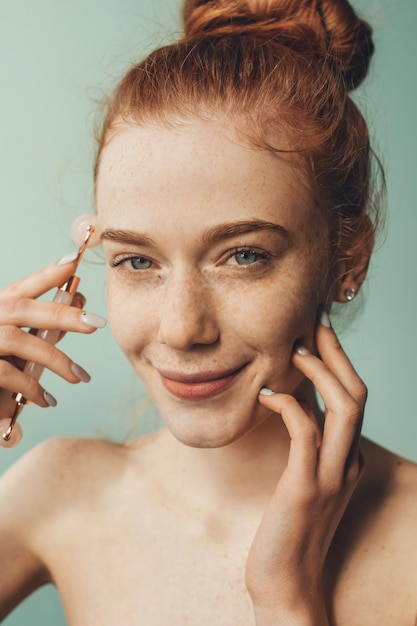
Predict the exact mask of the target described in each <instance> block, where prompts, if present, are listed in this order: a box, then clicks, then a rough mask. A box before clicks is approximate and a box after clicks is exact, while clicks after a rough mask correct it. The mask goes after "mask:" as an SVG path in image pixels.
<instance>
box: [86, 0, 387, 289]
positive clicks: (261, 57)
mask: <svg viewBox="0 0 417 626" xmlns="http://www.w3.org/2000/svg"><path fill="white" fill-rule="evenodd" d="M183 16H184V35H183V37H182V38H181V39H180V40H179V41H177V42H175V43H173V44H171V45H168V46H165V47H162V48H159V49H157V50H155V51H154V52H152V53H151V54H150V55H149V56H148V57H147V58H146V59H145V60H144V61H142V62H141V63H139V64H137V65H135V66H133V67H132V68H131V69H130V70H129V72H128V73H127V74H126V76H125V77H124V78H123V79H122V81H121V82H120V84H119V85H118V87H117V88H116V90H115V92H114V94H113V97H112V98H111V100H110V101H109V103H108V106H107V113H106V117H105V120H104V124H103V128H102V132H101V136H100V137H99V150H98V158H97V163H96V174H97V172H98V168H99V163H100V154H101V150H102V149H103V147H104V146H105V145H106V143H107V142H108V141H109V140H110V139H111V137H112V135H113V133H115V132H117V128H118V125H119V124H120V123H126V122H127V123H135V124H142V123H146V122H149V121H156V122H159V123H164V124H170V123H175V120H176V119H184V118H185V117H189V116H196V117H208V118H210V117H213V116H219V115H221V116H228V117H230V118H231V120H232V121H235V123H236V125H237V127H240V128H245V129H246V133H245V134H247V135H248V137H249V138H250V140H251V141H252V142H253V143H254V144H256V145H257V146H261V147H262V148H264V149H268V150H271V151H274V152H280V151H282V150H283V146H277V145H273V144H272V143H271V138H272V137H274V136H275V137H279V136H280V135H281V136H282V134H283V133H284V136H285V137H288V138H289V141H290V145H291V151H294V152H296V153H297V154H298V155H300V157H301V159H302V164H303V166H304V172H305V174H306V175H307V180H308V184H309V186H310V188H311V190H312V192H313V194H314V197H315V198H316V199H317V200H318V202H319V204H320V205H321V206H322V207H323V209H324V210H325V211H326V212H327V216H328V224H329V251H330V253H329V261H330V267H332V268H333V270H335V268H337V271H340V268H341V267H343V269H342V271H348V270H349V269H351V268H352V267H354V266H355V264H356V263H357V261H358V254H360V251H363V249H364V248H365V249H367V250H368V251H370V250H371V249H372V245H373V240H374V226H375V223H376V221H377V211H375V204H374V203H373V202H372V199H371V198H372V194H371V173H372V169H373V168H372V151H371V149H370V146H369V137H368V129H367V125H366V122H365V120H364V118H363V116H362V115H361V113H360V111H359V109H358V108H357V106H356V105H355V104H354V102H353V101H352V99H351V98H350V97H349V91H350V90H352V89H354V88H355V87H357V86H358V85H359V84H360V83H361V82H362V80H363V79H364V77H365V76H366V74H367V70H368V66H369V61H370V58H371V56H372V53H373V49H374V48H373V43H372V31H371V28H370V26H369V25H368V24H367V23H366V22H364V21H362V20H361V19H359V18H358V16H357V15H356V14H355V13H354V11H353V9H352V7H351V6H350V4H349V3H348V2H347V1H346V0H209V1H207V0H185V3H184V11H183ZM239 119H243V120H244V122H245V123H244V124H240V125H239ZM276 131H279V132H276ZM286 147H287V146H286ZM370 214H372V218H373V219H372V220H370V219H369V216H370ZM336 277H338V276H336V275H334V278H336Z"/></svg>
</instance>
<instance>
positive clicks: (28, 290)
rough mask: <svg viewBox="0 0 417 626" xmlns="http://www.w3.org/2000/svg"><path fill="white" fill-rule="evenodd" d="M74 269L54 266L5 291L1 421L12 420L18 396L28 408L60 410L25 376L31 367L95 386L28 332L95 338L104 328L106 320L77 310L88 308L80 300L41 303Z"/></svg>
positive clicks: (0, 310)
mask: <svg viewBox="0 0 417 626" xmlns="http://www.w3.org/2000/svg"><path fill="white" fill-rule="evenodd" d="M70 258H71V257H70ZM63 260H65V258H64V259H63ZM75 267H76V259H74V260H72V261H70V262H69V263H68V262H67V263H64V264H62V262H61V264H59V262H58V263H53V264H51V265H48V266H47V267H45V268H44V269H42V270H40V271H39V272H36V273H34V274H31V275H30V276H27V277H25V278H22V279H21V280H18V281H17V282H15V283H13V284H11V285H9V286H8V287H5V288H3V289H0V419H10V418H11V416H12V415H13V412H14V409H15V407H16V402H15V401H14V399H13V394H14V393H21V394H22V395H23V396H24V397H25V398H26V399H27V400H28V401H29V402H33V403H34V404H37V405H38V406H41V407H47V406H55V404H56V400H55V398H54V397H53V396H52V394H50V393H48V392H47V391H46V390H45V389H44V388H43V387H42V385H41V384H40V383H39V382H38V381H37V380H35V378H33V377H31V376H29V375H28V374H26V373H24V372H23V368H24V365H25V363H26V362H27V361H33V362H35V363H38V364H39V365H41V366H44V367H47V368H48V369H50V370H51V371H53V372H55V373H56V374H58V375H59V376H62V378H64V379H65V380H67V381H68V382H69V383H79V382H81V381H83V382H88V381H89V380H90V376H89V375H88V373H87V372H86V371H85V370H84V369H83V368H82V367H81V366H79V365H78V364H76V363H74V362H73V361H72V360H71V359H70V358H69V357H68V356H67V355H66V354H64V352H62V351H61V350H59V349H58V348H56V347H55V346H54V345H51V344H50V343H49V342H48V341H46V340H45V339H41V338H39V337H37V336H36V331H35V332H34V331H32V332H26V331H25V330H24V329H36V330H40V329H45V330H58V331H60V335H61V336H62V334H64V333H66V332H68V331H72V332H79V333H84V334H90V333H93V332H94V331H95V330H96V329H97V328H102V327H103V326H104V325H105V323H106V321H105V320H104V318H102V317H100V316H98V315H95V314H91V313H86V312H85V311H80V309H79V308H78V307H79V306H80V304H81V305H83V302H82V297H81V296H80V295H77V296H76V297H75V298H74V300H73V303H72V305H65V304H58V303H56V302H51V301H49V302H48V301H44V300H37V298H38V297H39V296H41V295H42V294H44V293H46V292H47V291H49V290H51V289H56V288H57V285H63V284H65V282H66V281H67V280H68V278H69V277H70V276H71V275H72V274H73V272H74V271H75Z"/></svg>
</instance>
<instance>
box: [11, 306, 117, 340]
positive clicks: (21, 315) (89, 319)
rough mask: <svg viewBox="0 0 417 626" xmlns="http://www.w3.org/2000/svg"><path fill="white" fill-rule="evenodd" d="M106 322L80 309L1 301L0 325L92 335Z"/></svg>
mask: <svg viewBox="0 0 417 626" xmlns="http://www.w3.org/2000/svg"><path fill="white" fill-rule="evenodd" d="M105 324H106V320H105V319H104V318H102V317H101V316H98V315H95V314H93V313H87V312H86V311H83V312H82V313H81V314H80V311H79V309H78V308H77V307H72V306H70V305H66V304H58V303H56V302H47V301H45V300H31V299H28V298H20V299H0V325H4V326H8V325H10V326H20V327H30V328H36V329H44V330H62V331H65V332H67V331H74V332H78V333H92V332H94V331H95V330H96V329H97V328H103V327H104V326H105Z"/></svg>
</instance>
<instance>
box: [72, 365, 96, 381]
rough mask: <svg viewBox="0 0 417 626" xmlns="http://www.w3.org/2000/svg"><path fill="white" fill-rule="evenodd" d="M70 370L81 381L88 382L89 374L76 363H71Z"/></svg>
mask: <svg viewBox="0 0 417 626" xmlns="http://www.w3.org/2000/svg"><path fill="white" fill-rule="evenodd" d="M70 370H71V372H72V373H73V374H74V376H76V377H77V378H78V379H79V380H80V381H81V382H82V383H89V382H90V380H91V376H90V374H89V373H88V372H87V371H86V370H85V369H84V368H83V367H81V365H78V364H77V363H71V365H70Z"/></svg>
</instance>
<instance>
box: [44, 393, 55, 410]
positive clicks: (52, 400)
mask: <svg viewBox="0 0 417 626" xmlns="http://www.w3.org/2000/svg"><path fill="white" fill-rule="evenodd" d="M43 399H44V400H45V402H46V404H47V405H48V406H56V405H57V404H58V402H57V401H56V399H55V398H54V396H53V395H52V394H51V393H48V392H47V391H44V392H43Z"/></svg>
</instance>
